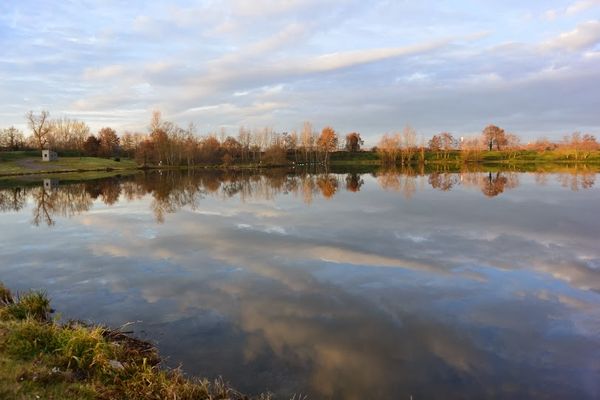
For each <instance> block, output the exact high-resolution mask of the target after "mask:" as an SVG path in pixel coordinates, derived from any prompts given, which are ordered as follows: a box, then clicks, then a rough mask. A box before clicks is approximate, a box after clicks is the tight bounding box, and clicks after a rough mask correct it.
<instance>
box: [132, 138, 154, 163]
mask: <svg viewBox="0 0 600 400" xmlns="http://www.w3.org/2000/svg"><path fill="white" fill-rule="evenodd" d="M155 154H156V150H155V149H154V143H153V142H152V140H150V139H145V140H142V142H141V143H140V144H139V146H138V147H137V148H136V150H135V161H136V162H137V163H138V164H139V165H142V166H144V167H145V166H147V165H148V164H154V163H156V162H157V161H156V159H155Z"/></svg>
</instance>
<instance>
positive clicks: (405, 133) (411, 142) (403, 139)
mask: <svg viewBox="0 0 600 400" xmlns="http://www.w3.org/2000/svg"><path fill="white" fill-rule="evenodd" d="M416 151H417V131H415V129H414V128H413V127H412V126H410V125H406V126H405V127H404V129H403V130H402V134H401V135H400V162H401V164H403V165H404V164H410V162H411V161H412V158H413V155H414V154H415V152H416Z"/></svg>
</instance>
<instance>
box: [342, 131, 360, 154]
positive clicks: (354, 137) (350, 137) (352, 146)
mask: <svg viewBox="0 0 600 400" xmlns="http://www.w3.org/2000/svg"><path fill="white" fill-rule="evenodd" d="M363 144H365V142H364V141H363V140H362V138H361V137H360V133H357V132H352V133H349V134H347V135H346V151H349V152H352V153H354V152H357V151H360V146H362V145H363Z"/></svg>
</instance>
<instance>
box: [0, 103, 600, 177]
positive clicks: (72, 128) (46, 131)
mask: <svg viewBox="0 0 600 400" xmlns="http://www.w3.org/2000/svg"><path fill="white" fill-rule="evenodd" d="M26 120H27V124H28V127H29V130H30V135H29V136H28V137H26V136H25V134H24V133H23V132H21V131H19V130H18V129H16V128H14V127H10V128H6V129H3V130H0V150H3V151H0V174H2V175H7V174H19V173H40V172H47V170H50V171H56V170H69V169H71V170H77V169H80V170H93V169H102V168H119V169H131V168H138V167H141V168H155V167H159V168H165V167H177V168H178V167H186V168H190V167H197V166H202V167H206V166H219V167H225V168H231V167H234V166H235V167H240V168H245V167H251V168H256V167H266V166H287V165H294V166H306V165H314V164H321V165H335V164H337V165H350V164H363V165H376V164H377V165H379V164H383V165H388V166H390V165H396V166H397V165H415V164H427V163H438V164H448V163H519V162H529V163H537V162H568V163H573V162H576V163H578V162H583V163H600V144H599V143H598V141H597V140H596V138H595V137H594V136H593V135H591V134H588V133H585V134H582V133H580V132H574V133H571V134H569V135H567V136H565V137H564V138H563V139H562V140H560V141H556V142H552V141H550V140H548V139H545V138H541V139H538V140H536V141H532V142H528V143H522V142H521V139H520V138H519V136H518V135H516V134H514V133H509V132H505V131H504V129H502V128H500V127H498V126H495V125H489V126H487V127H485V128H484V129H483V130H482V132H481V134H479V135H472V136H459V135H457V134H452V133H449V132H441V133H439V134H436V135H433V136H432V137H431V138H430V139H428V140H427V139H426V138H425V137H423V136H422V135H419V134H418V133H417V131H416V130H415V129H414V128H412V127H411V126H406V127H405V128H404V129H403V130H402V131H399V132H394V133H385V134H383V135H382V137H381V138H380V140H379V141H378V143H377V145H376V146H373V147H371V148H370V149H365V148H364V141H363V139H362V138H361V135H360V133H358V132H350V133H347V134H341V133H339V132H337V131H336V130H335V129H334V128H333V127H331V126H325V127H324V128H322V129H321V130H317V129H315V128H314V127H313V125H312V124H311V123H310V122H305V123H304V124H303V126H302V128H301V129H300V130H292V131H290V132H277V131H275V130H274V129H272V128H268V127H266V128H262V129H253V130H250V129H248V128H245V127H240V128H239V129H238V130H237V132H236V133H235V134H232V133H231V132H227V131H226V130H225V129H222V130H221V131H220V132H212V133H208V134H204V135H202V134H200V133H199V132H197V130H196V128H195V127H194V125H193V124H190V125H189V126H188V127H186V128H182V127H180V126H178V125H177V124H175V123H173V122H170V121H165V120H163V118H162V116H161V114H160V112H158V111H155V112H154V113H153V114H152V118H151V120H150V124H149V127H148V131H147V132H145V133H140V132H127V131H126V132H122V133H121V135H119V134H117V132H116V131H115V130H114V129H112V128H110V127H104V128H102V129H100V130H99V131H98V132H97V133H96V134H93V133H92V132H91V131H90V129H89V127H88V126H87V125H86V124H85V123H84V122H81V121H77V120H72V119H68V118H65V117H63V118H59V119H51V118H50V114H49V113H48V112H47V111H42V112H41V113H39V114H35V113H33V112H29V113H28V114H27V115H26ZM46 148H48V149H53V150H57V151H58V152H59V154H60V156H61V157H60V158H59V160H58V161H55V162H51V163H44V162H42V161H41V160H40V157H39V150H41V149H46ZM33 149H37V150H38V151H37V152H35V151H31V150H33ZM22 150H30V151H31V152H22ZM15 151H16V152H15ZM19 151H21V152H19ZM23 154H27V155H28V157H29V158H23V157H22V155H23ZM19 157H21V158H19Z"/></svg>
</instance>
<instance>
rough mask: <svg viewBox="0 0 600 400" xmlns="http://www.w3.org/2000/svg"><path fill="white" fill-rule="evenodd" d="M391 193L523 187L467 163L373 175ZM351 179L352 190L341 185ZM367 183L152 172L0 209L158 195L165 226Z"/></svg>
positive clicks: (271, 173)
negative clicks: (220, 202) (178, 217)
mask: <svg viewBox="0 0 600 400" xmlns="http://www.w3.org/2000/svg"><path fill="white" fill-rule="evenodd" d="M596 174H597V171H596V170H595V169H593V168H591V167H589V166H585V165H575V166H561V167H559V168H558V169H557V168H556V167H554V168H553V169H548V168H546V169H545V168H544V167H543V166H542V167H539V168H538V169H537V170H536V171H535V172H533V177H534V181H535V183H536V184H538V185H546V184H547V183H548V181H549V179H550V178H551V177H552V178H554V179H555V180H556V181H557V182H558V183H559V184H560V185H561V186H563V187H565V188H568V189H570V190H573V191H578V190H585V189H590V188H592V187H593V185H594V183H595V180H596ZM372 175H373V176H374V177H375V178H376V181H377V183H378V184H379V186H380V187H381V188H382V189H384V190H386V191H393V192H399V193H402V195H403V197H404V198H406V199H407V200H409V199H411V198H412V197H413V196H414V194H415V193H416V192H417V190H418V188H423V186H424V185H425V184H429V186H430V187H431V188H433V189H436V190H440V191H444V192H447V191H451V190H452V189H453V188H455V187H457V186H459V185H461V186H463V187H473V188H477V189H479V190H480V191H481V193H483V195H485V196H487V197H495V196H498V195H500V194H502V193H505V192H506V191H507V190H510V189H514V188H516V187H517V186H519V178H520V175H521V173H520V172H517V171H498V170H497V171H493V172H492V171H486V170H485V169H483V168H482V167H481V166H468V167H465V166H463V167H462V168H461V169H460V170H458V171H455V172H451V171H449V170H448V169H447V168H442V169H441V170H436V169H433V170H431V171H427V172H426V171H425V170H424V168H421V169H420V170H415V169H413V168H402V169H396V168H386V169H381V170H379V171H376V172H374V173H373V174H372ZM341 182H345V186H341V185H340V183H341ZM364 184H365V180H364V179H363V175H361V174H359V173H356V172H351V173H347V174H334V173H306V172H302V173H294V172H290V171H288V170H281V169H271V170H266V171H264V172H262V173H253V172H250V171H209V172H207V171H196V170H189V171H184V172H181V171H160V172H157V171H151V172H146V173H141V174H137V175H133V176H129V177H114V178H108V179H99V180H93V181H87V182H85V183H68V184H61V185H58V186H57V187H53V186H50V187H48V186H44V185H42V186H38V187H8V188H4V189H0V212H12V211H14V212H16V211H19V210H21V209H23V208H24V207H26V205H27V201H28V200H30V201H31V203H32V213H33V217H32V223H33V224H34V225H36V226H37V225H41V224H45V225H48V226H52V225H54V223H55V219H56V217H58V216H60V217H72V216H75V215H78V214H81V213H83V212H86V211H88V210H89V209H90V208H91V207H92V205H93V204H94V201H100V202H102V203H104V204H106V205H109V206H110V205H114V204H116V203H117V202H118V201H119V200H120V199H125V200H126V201H134V200H139V199H141V198H143V197H145V196H151V202H150V208H151V210H152V212H153V213H154V216H155V219H156V221H157V222H158V223H162V222H164V221H165V216H166V215H168V214H170V213H174V212H177V211H178V210H180V209H181V208H183V207H189V208H190V209H192V210H195V209H197V207H198V206H199V204H200V201H201V200H202V199H203V198H204V197H205V196H217V197H220V198H223V199H228V198H233V197H238V198H239V199H240V200H241V201H242V202H246V201H249V200H255V199H259V200H274V199H275V198H276V197H277V196H280V195H288V194H292V195H294V196H296V197H299V198H301V199H302V201H304V203H306V204H307V205H310V204H311V203H312V202H313V201H314V199H315V197H319V196H321V197H322V198H324V199H332V198H334V197H335V195H336V194H338V193H339V191H340V188H342V187H344V188H345V189H346V191H347V192H351V193H357V192H360V190H361V187H362V186H363V185H364Z"/></svg>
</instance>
